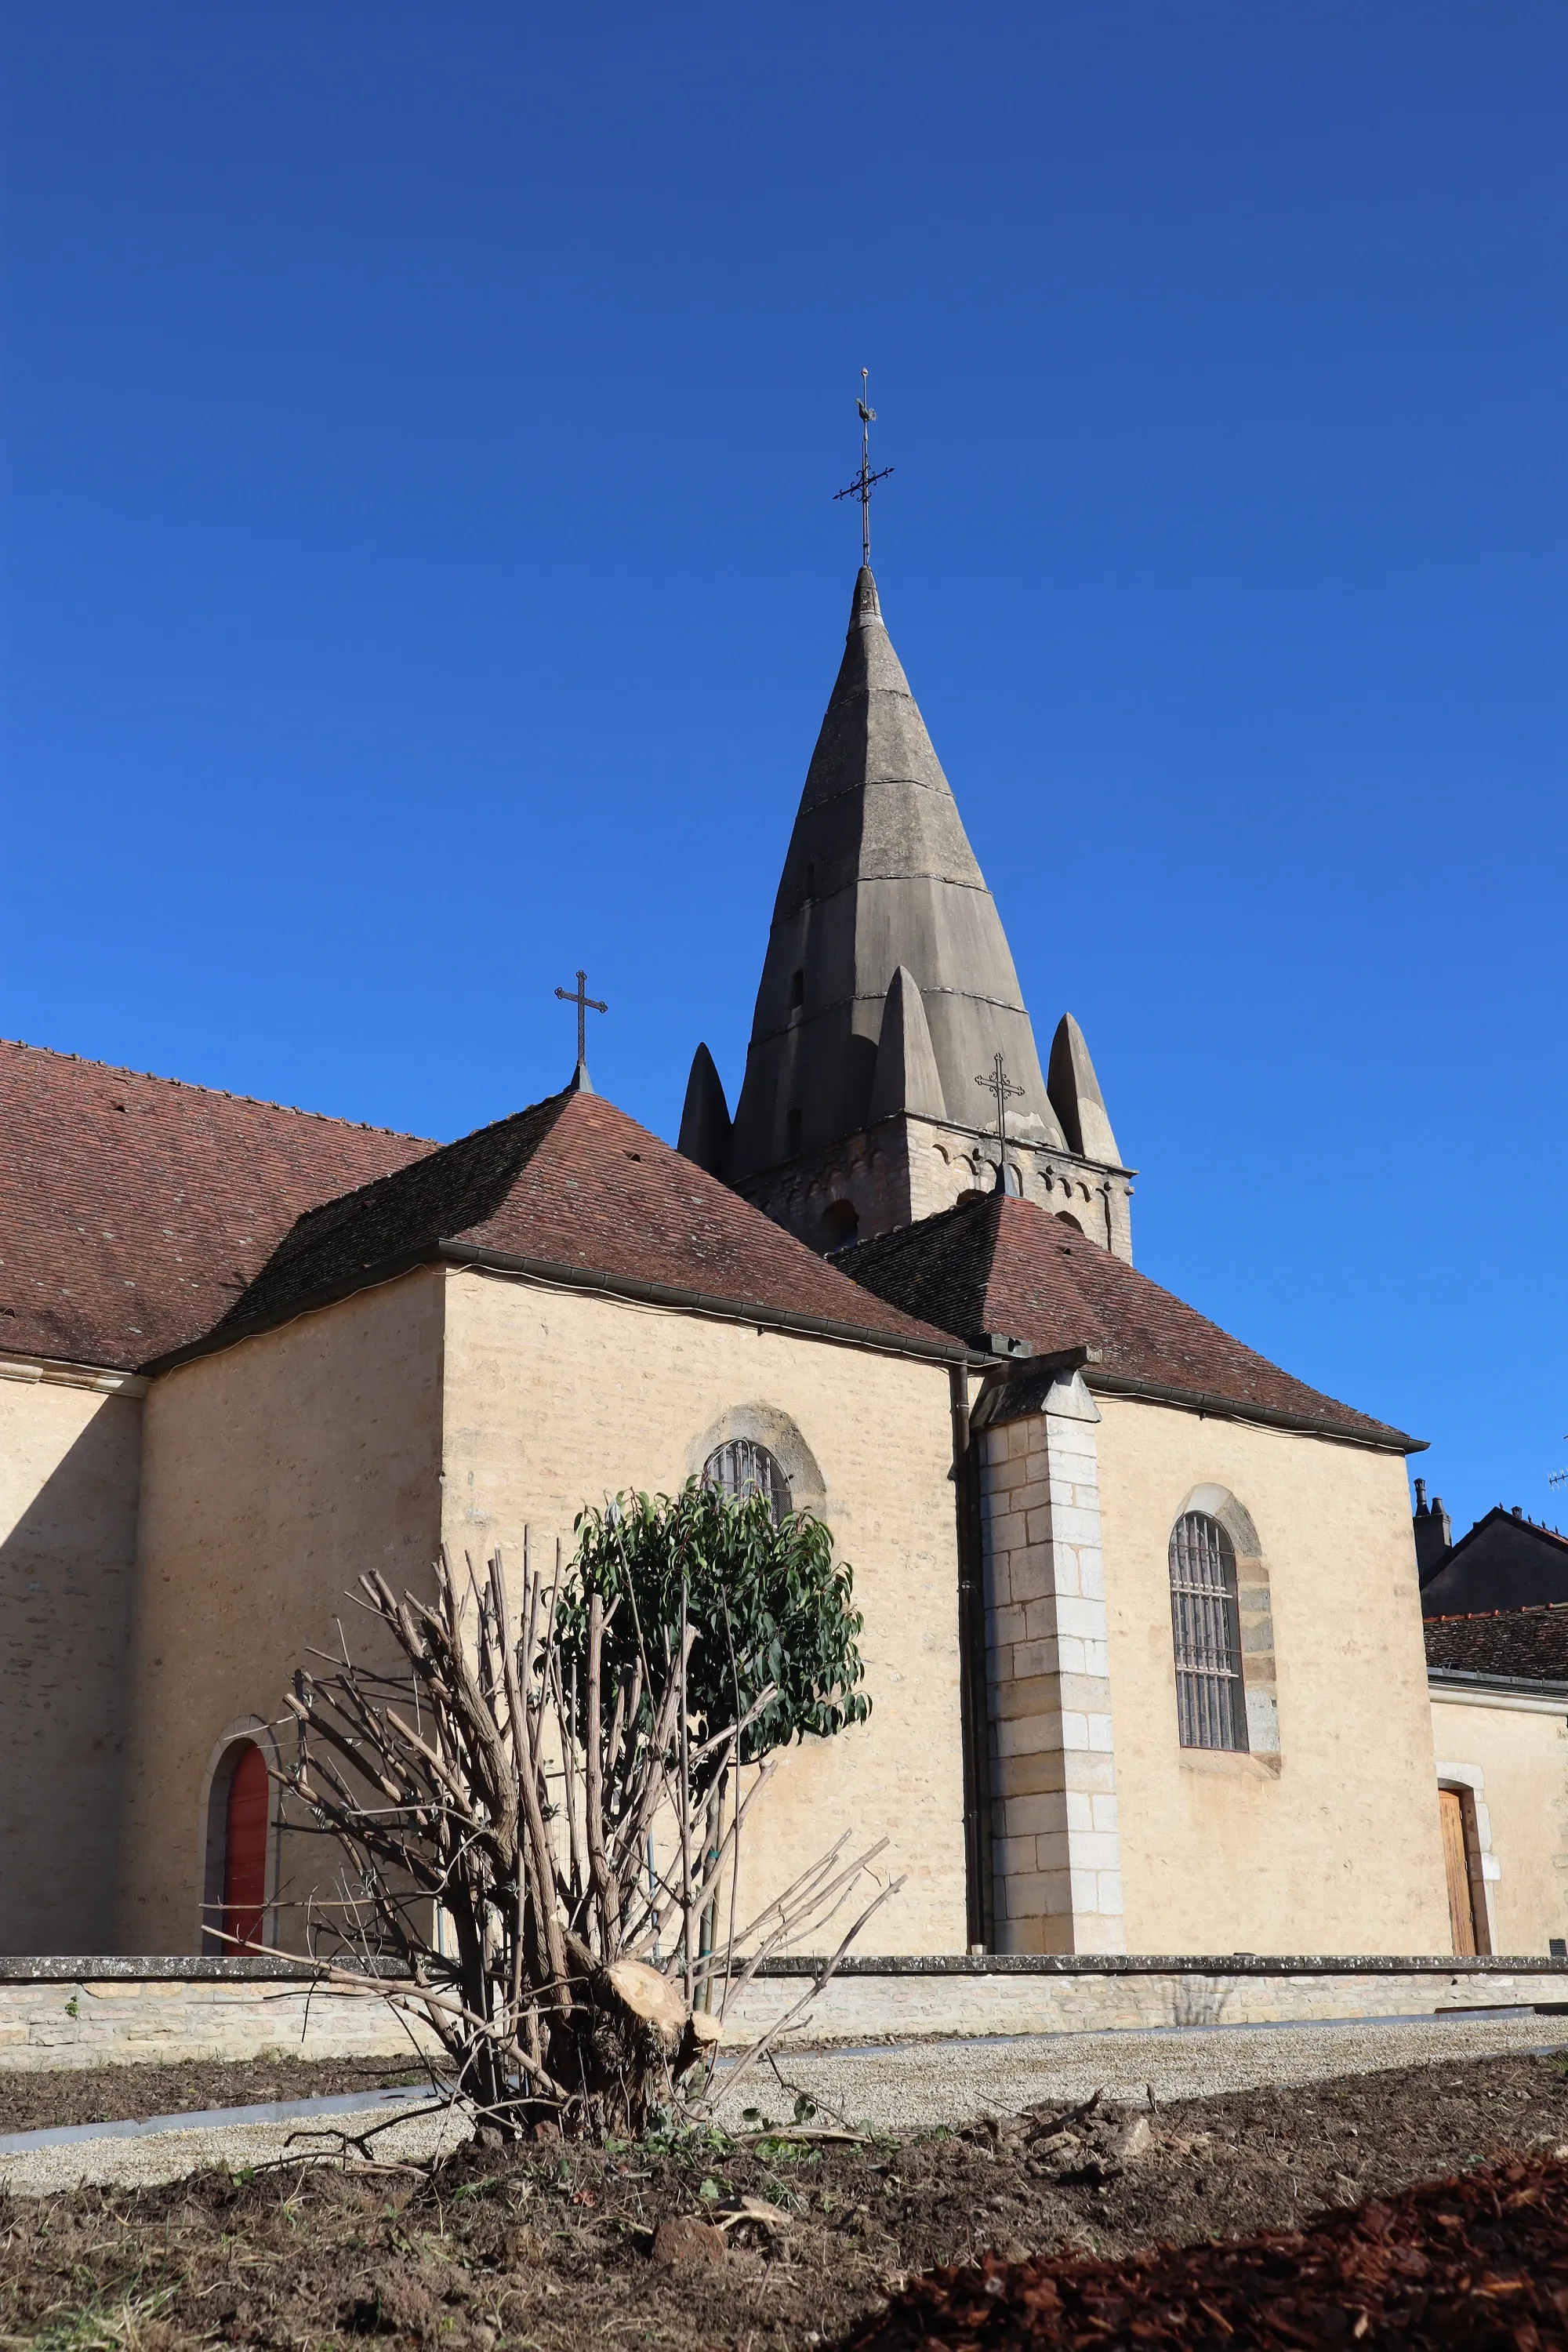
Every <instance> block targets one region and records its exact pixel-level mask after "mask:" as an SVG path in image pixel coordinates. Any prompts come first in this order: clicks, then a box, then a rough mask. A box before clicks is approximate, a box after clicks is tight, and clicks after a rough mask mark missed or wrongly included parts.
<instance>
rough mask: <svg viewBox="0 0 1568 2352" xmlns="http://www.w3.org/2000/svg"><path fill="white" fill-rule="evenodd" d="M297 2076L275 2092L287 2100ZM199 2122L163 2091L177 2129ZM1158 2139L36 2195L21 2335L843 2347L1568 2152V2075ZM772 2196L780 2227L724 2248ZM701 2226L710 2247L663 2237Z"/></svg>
mask: <svg viewBox="0 0 1568 2352" xmlns="http://www.w3.org/2000/svg"><path fill="white" fill-rule="evenodd" d="M196 2071H197V2070H186V2069H184V2068H182V2069H179V2070H177V2072H178V2074H180V2076H181V2077H182V2079H183V2078H184V2076H185V2075H186V2074H187V2072H188V2073H190V2074H192V2075H193V2077H194V2075H195V2073H196ZM282 2072H283V2070H280V2069H279V2068H276V2067H274V2066H271V2065H268V2067H267V2069H266V2070H265V2072H264V2073H263V2074H261V2075H260V2077H259V2079H261V2080H264V2081H265V2082H266V2083H267V2084H269V2085H272V2086H274V2087H275V2088H277V2089H279V2090H280V2089H282V2087H283V2084H282V2081H281V2079H280V2077H281V2074H282ZM33 2079H34V2081H35V2082H37V2079H38V2078H37V2077H35V2078H33ZM256 2079H257V2076H256V2075H255V2074H253V2075H252V2076H251V2080H252V2082H254V2081H255V2080H256ZM207 2095H208V2094H207V2093H206V2092H205V2091H204V2092H203V2094H202V2096H203V2100H204V2103H205V2100H206V2098H207ZM213 2103H214V2104H228V2103H230V2095H229V2093H228V2091H227V2090H225V2092H224V2094H223V2095H222V2096H221V2097H217V2098H215V2099H214V2100H213ZM172 2105H173V2102H169V2101H167V2100H166V2098H165V2097H164V2096H162V2095H161V2096H160V2097H159V2100H158V2103H157V2111H158V2112H165V2111H167V2110H168V2108H169V2107H170V2106H172ZM122 2111H123V2108H122ZM818 2124H820V2119H818ZM807 2127H808V2128H811V2127H812V2126H807ZM1564 2141H1568V2071H1565V2068H1564V2064H1563V2061H1562V2060H1560V2059H1556V2058H1541V2057H1536V2058H1493V2059H1482V2060H1470V2061H1467V2062H1464V2063H1440V2064H1436V2065H1429V2066H1420V2067H1410V2068H1405V2069H1403V2070H1401V2071H1399V2072H1394V2073H1385V2074H1358V2075H1355V2076H1352V2077H1348V2078H1344V2077H1342V2078H1340V2079H1337V2080H1334V2081H1330V2082H1320V2083H1316V2084H1309V2085H1299V2086H1296V2087H1293V2088H1291V2089H1289V2090H1288V2091H1247V2092H1237V2093H1232V2094H1229V2095H1225V2096H1221V2097H1215V2098H1210V2099H1205V2100H1190V2101H1186V2102H1184V2103H1182V2104H1181V2105H1173V2106H1170V2107H1166V2108H1163V2109H1162V2110H1160V2111H1159V2112H1158V2113H1157V2114H1156V2115H1155V2116H1153V2117H1152V2132H1151V2136H1150V2140H1149V2144H1148V2146H1147V2147H1146V2148H1145V2149H1143V2150H1142V2153H1140V2154H1138V2155H1137V2156H1136V2157H1135V2158H1133V2159H1132V2160H1131V2161H1130V2162H1129V2163H1128V2164H1127V2165H1126V2167H1125V2168H1123V2169H1121V2170H1115V2169H1114V2168H1113V2169H1112V2177H1111V2178H1110V2179H1103V2180H1100V2181H1095V2180H1092V2179H1079V2180H1076V2181H1063V2180H1059V2179H1052V2178H1050V2177H1049V2173H1050V2169H1051V2167H1050V2164H1049V2162H1048V2159H1047V2158H1046V2157H1044V2156H1043V2155H1042V2145H1043V2144H1042V2142H1041V2140H1040V2137H1039V2132H1038V2128H1037V2130H1036V2135H1035V2138H1034V2140H1033V2141H1032V2142H1031V2141H1030V2140H1029V2139H1028V2138H1026V2136H1025V2135H1024V2133H1023V2132H1022V2131H1019V2130H1017V2129H1016V2128H1014V2127H1011V2126H1008V2125H1007V2124H1005V2123H1004V2124H1001V2125H999V2126H975V2127H973V2128H972V2129H970V2130H968V2131H966V2132H963V2133H946V2132H933V2133H927V2134H921V2135H917V2136H910V2137H902V2138H899V2139H893V2138H887V2139H876V2140H871V2141H867V2142H861V2143H854V2144H849V2143H845V2142H841V2141H833V2140H790V2139H786V2138H784V2137H779V2136H777V2135H774V2136H773V2137H761V2138H754V2139H752V2141H751V2142H749V2143H747V2144H744V2145H742V2144H739V2143H736V2142H732V2141H725V2140H722V2139H721V2138H720V2137H718V2136H717V2135H713V2136H712V2137H710V2139H709V2140H707V2141H706V2142H703V2141H689V2142H687V2143H685V2144H682V2145H679V2146H674V2147H660V2146H658V2145H654V2146H647V2145H643V2146H638V2147H629V2148H620V2149H611V2150H609V2151H606V2152H604V2153H602V2154H592V2155H590V2154H586V2153H580V2152H578V2151H576V2150H572V2149H568V2150H565V2151H562V2150H560V2149H549V2148H544V2147H527V2148H519V2149H515V2150H508V2151H497V2150H493V2149H487V2148H483V2147H470V2148H468V2149H466V2150H465V2151H464V2152H463V2153H462V2154H460V2155H459V2156H458V2157H457V2158H454V2159H452V2160H450V2161H449V2162H448V2163H447V2164H446V2165H445V2166H444V2167H443V2168H441V2169H440V2171H439V2172H438V2174H437V2177H436V2178H435V2179H433V2180H430V2181H426V2180H423V2179H410V2178H408V2177H406V2176H405V2175H401V2174H374V2173H363V2172H360V2173H355V2172H341V2171H337V2170H325V2169H321V2168H318V2169H315V2170H307V2169H305V2168H301V2167H299V2166H289V2167H288V2168H283V2169H280V2170H279V2171H275V2172H269V2173H265V2174H259V2175H256V2176H252V2177H248V2178H247V2177H245V2176H240V2177H237V2178H233V2177H230V2176H229V2175H227V2174H223V2173H208V2174H205V2175H200V2176H197V2177H195V2178H193V2179H187V2180H184V2181H181V2182H176V2183H174V2184H172V2185H170V2186H169V2187H166V2188H161V2189H138V2190H126V2189H119V2190H111V2189H79V2190H77V2191H76V2192H75V2193H74V2194H72V2195H69V2196H58V2197H53V2198H45V2199H37V2200H29V2199H17V2200H14V2201H12V2202H10V2203H4V2202H0V2337H4V2336H9V2337H11V2338H12V2339H13V2340H14V2341H15V2340H18V2339H19V2340H20V2341H22V2342H26V2343H35V2344H38V2345H40V2346H41V2347H51V2352H52V2347H58V2352H64V2348H65V2347H78V2352H87V2347H92V2346H97V2345H105V2346H110V2345H113V2346H124V2347H127V2352H172V2347H175V2346H184V2345H187V2344H190V2345H195V2344H198V2343H206V2344H212V2343H235V2344H255V2345H268V2346H278V2347H302V2346H304V2345H307V2344H310V2345H328V2344H335V2345H340V2346H343V2347H352V2346H353V2343H354V2341H355V2339H356V2338H357V2339H361V2340H363V2338H365V2337H371V2336H379V2337H380V2338H381V2340H382V2341H383V2342H384V2343H389V2344H390V2342H391V2341H392V2340H393V2339H396V2340H397V2341H399V2342H402V2343H406V2344H410V2345H420V2346H434V2345H441V2346H451V2347H454V2352H463V2347H479V2352H495V2347H498V2346H499V2345H500V2344H502V2343H507V2344H511V2343H515V2344H518V2345H520V2346H521V2345H531V2346H538V2347H545V2346H548V2347H561V2352H586V2347H590V2346H592V2347H595V2352H601V2347H605V2346H615V2345H619V2344H627V2345H636V2344H644V2343H647V2344H657V2345H662V2346H669V2347H679V2352H716V2347H721V2346H722V2347H732V2352H763V2347H785V2346H788V2347H805V2346H815V2345H817V2344H820V2343H823V2342H829V2341H832V2340H833V2339H834V2338H836V2337H837V2336H840V2335H842V2334H843V2333H845V2332H846V2331H847V2330H848V2329H849V2328H851V2327H852V2326H857V2325H863V2324H864V2323H865V2322H866V2321H867V2320H868V2318H869V2317H871V2316H873V2315H875V2314H876V2313H877V2312H878V2311H879V2310H880V2309H881V2307H882V2306H883V2305H884V2304H885V2302H886V2300H887V2298H888V2297H889V2294H892V2293H894V2292H895V2291H896V2290H897V2289H898V2288H899V2286H900V2285H901V2284H902V2283H903V2282H904V2281H905V2280H906V2279H907V2278H908V2277H909V2276H910V2274H911V2273H916V2272H920V2271H925V2270H930V2269H935V2268H938V2267H940V2266H942V2265H943V2264H952V2263H972V2262H975V2261H977V2260H979V2259H980V2258H981V2257H982V2256H983V2255H984V2254H986V2253H987V2252H990V2253H992V2254H994V2255H995V2256H997V2257H999V2258H1001V2259H1002V2260H1004V2261H1011V2262H1019V2261H1023V2260H1025V2259H1026V2258H1028V2257H1035V2256H1042V2255H1050V2254H1055V2253H1071V2254H1080V2255H1087V2256H1091V2257H1100V2258H1114V2257H1118V2256H1121V2255H1123V2254H1127V2253H1131V2252H1137V2251H1139V2250H1141V2249H1145V2248H1149V2247H1152V2246H1155V2245H1158V2244H1176V2245H1190V2244H1194V2243H1195V2242H1202V2241H1203V2240H1205V2239H1207V2238H1211V2237H1226V2238H1228V2237H1240V2236H1246V2235H1249V2234H1251V2233H1253V2232H1255V2231H1260V2230H1265V2229H1271V2228H1272V2229H1279V2228H1284V2229H1295V2228H1299V2227H1300V2226H1301V2225H1302V2224H1303V2223H1305V2222H1306V2221H1309V2220H1310V2217H1311V2216H1312V2215H1313V2214H1314V2213H1315V2212H1317V2211H1319V2210H1323V2209H1331V2208H1336V2207H1337V2208H1340V2209H1343V2208H1345V2207H1348V2206H1352V2205H1356V2204H1359V2203H1361V2202H1363V2200H1366V2199H1368V2198H1370V2197H1373V2196H1384V2195H1387V2194H1389V2193H1392V2192H1396V2191H1398V2190H1401V2189H1405V2188H1406V2187H1408V2186H1410V2185H1412V2184H1414V2183H1416V2182H1420V2181H1430V2180H1434V2179H1442V2178H1444V2177H1446V2176H1449V2175H1453V2174H1456V2173H1467V2172H1471V2171H1473V2170H1475V2169H1476V2168H1478V2167H1479V2166H1481V2165H1482V2164H1485V2163H1487V2162H1489V2161H1497V2160H1501V2159H1504V2158H1507V2157H1509V2156H1510V2155H1519V2156H1525V2155H1534V2156H1540V2155H1541V2154H1542V2152H1545V2153H1547V2154H1550V2153H1551V2152H1552V2151H1553V2150H1555V2149H1556V2148H1557V2147H1560V2146H1562V2145H1563V2142H1564ZM744 2197H752V2198H754V2199H757V2200H763V2202H765V2204H766V2205H768V2206H771V2207H773V2208H774V2209H776V2212H777V2215H778V2217H779V2218H778V2219H776V2220H770V2219H767V2218H764V2219H763V2220H762V2221H744V2220H742V2221H735V2222H734V2223H733V2224H732V2225H731V2226H728V2227H727V2228H725V2229H723V2230H722V2231H721V2230H720V2229H716V2228H715V2227H714V2226H713V2224H714V2222H715V2221H717V2222H719V2223H721V2224H722V2223H724V2222H725V2221H726V2219H727V2215H726V2208H731V2209H733V2207H734V2206H735V2205H736V2203H737V2201H738V2200H740V2199H742V2198H744ZM661 2221H665V2222H669V2221H682V2222H685V2223H687V2224H688V2225H690V2224H692V2223H696V2224H697V2225H698V2226H696V2227H695V2228H693V2227H691V2226H687V2227H686V2228H684V2229H682V2230H675V2231H672V2230H668V2229H667V2230H666V2231H664V2232H663V2233H662V2236H656V2231H657V2229H658V2224H659V2223H660V2222H661ZM1215 2340H1216V2341H1218V2340H1220V2339H1219V2336H1218V2333H1217V2331H1216V2339H1215Z"/></svg>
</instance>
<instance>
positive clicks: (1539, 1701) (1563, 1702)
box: [1426, 1666, 1568, 1716]
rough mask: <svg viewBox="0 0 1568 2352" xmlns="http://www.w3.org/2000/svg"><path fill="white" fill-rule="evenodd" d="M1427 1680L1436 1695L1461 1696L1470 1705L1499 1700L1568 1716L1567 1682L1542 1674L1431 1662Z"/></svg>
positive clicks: (1536, 1711) (1534, 1712)
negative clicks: (1503, 1672)
mask: <svg viewBox="0 0 1568 2352" xmlns="http://www.w3.org/2000/svg"><path fill="white" fill-rule="evenodd" d="M1426 1683H1427V1687H1428V1689H1429V1690H1430V1691H1431V1693H1432V1695H1433V1696H1434V1697H1435V1698H1446V1699H1450V1700H1452V1699H1458V1700H1461V1701H1462V1702H1464V1703H1465V1704H1467V1705H1468V1706H1488V1705H1489V1704H1490V1703H1491V1702H1492V1701H1493V1700H1496V1701H1497V1703H1498V1704H1499V1705H1500V1706H1511V1707H1521V1708H1523V1709H1524V1711H1525V1712H1526V1713H1528V1714H1531V1715H1564V1716H1568V1682H1556V1681H1548V1680H1547V1679H1546V1678H1545V1676H1543V1675H1490V1674H1485V1673H1481V1672H1479V1671H1478V1670H1477V1669H1475V1668H1472V1667H1469V1666H1428V1667H1427V1669H1426Z"/></svg>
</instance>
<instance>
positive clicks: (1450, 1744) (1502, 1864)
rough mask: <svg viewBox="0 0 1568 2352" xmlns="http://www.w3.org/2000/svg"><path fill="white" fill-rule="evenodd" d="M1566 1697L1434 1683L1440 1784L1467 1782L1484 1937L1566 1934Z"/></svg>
mask: <svg viewBox="0 0 1568 2352" xmlns="http://www.w3.org/2000/svg"><path fill="white" fill-rule="evenodd" d="M1565 1717H1568V1702H1565V1701H1563V1700H1562V1699H1543V1698H1535V1697H1532V1696H1530V1694H1528V1693H1526V1692H1513V1693H1509V1692H1505V1691H1494V1692H1490V1693H1487V1692H1484V1691H1481V1690H1479V1689H1478V1690H1476V1691H1474V1692H1471V1691H1465V1692H1464V1693H1463V1694H1461V1693H1460V1692H1459V1691H1458V1690H1453V1689H1444V1688H1443V1687H1442V1686H1441V1685H1434V1687H1433V1690H1432V1738H1433V1744H1434V1746H1435V1747H1436V1751H1437V1780H1438V1783H1439V1785H1440V1786H1447V1787H1448V1788H1453V1789H1459V1790H1468V1793H1469V1796H1470V1800H1471V1803H1470V1808H1469V1816H1470V1828H1471V1830H1472V1832H1474V1834H1475V1836H1476V1839H1477V1843H1478V1845H1479V1853H1477V1854H1476V1855H1475V1856H1474V1860H1475V1861H1476V1862H1478V1863H1479V1879H1480V1885H1481V1887H1482V1890H1483V1893H1484V1899H1485V1903H1486V1908H1487V1915H1488V1917H1487V1927H1488V1931H1489V1932H1488V1941H1489V1945H1490V1947H1491V1949H1492V1950H1493V1951H1495V1952H1544V1951H1545V1950H1546V1948H1547V1946H1548V1944H1549V1943H1550V1941H1551V1939H1552V1937H1554V1936H1556V1937H1568V1720H1565Z"/></svg>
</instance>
